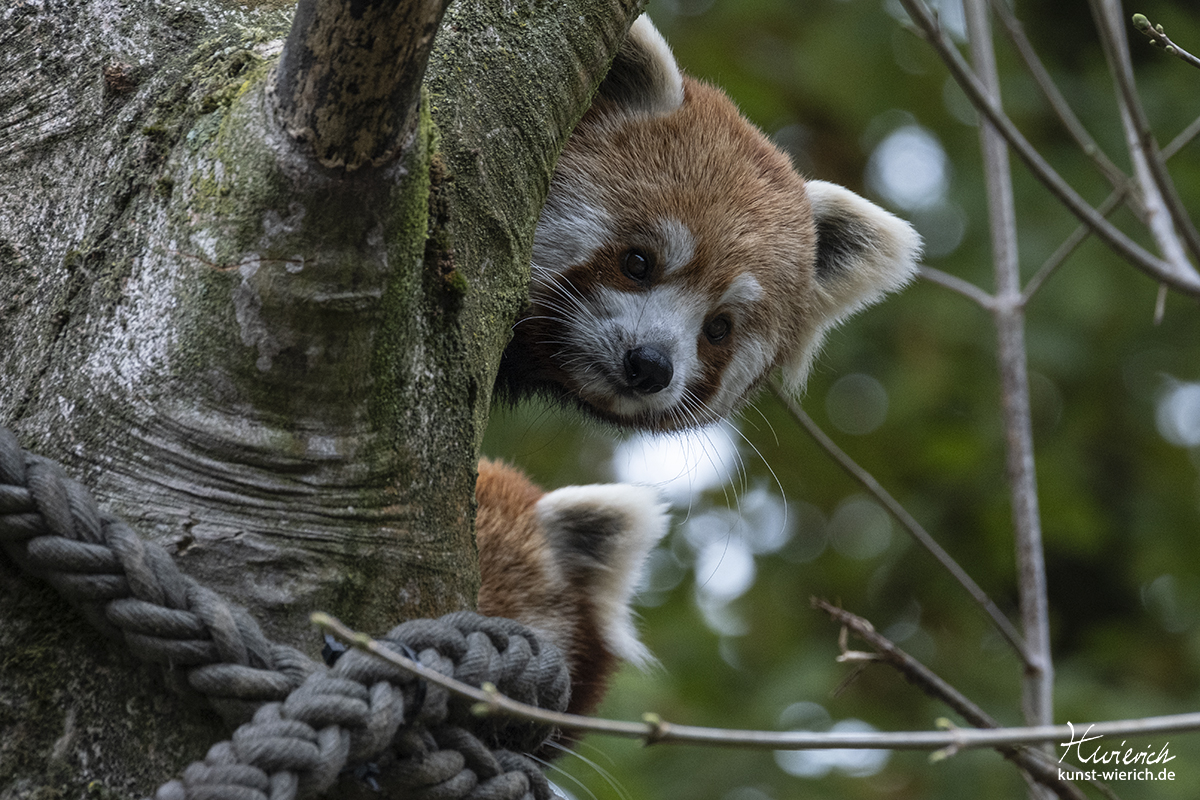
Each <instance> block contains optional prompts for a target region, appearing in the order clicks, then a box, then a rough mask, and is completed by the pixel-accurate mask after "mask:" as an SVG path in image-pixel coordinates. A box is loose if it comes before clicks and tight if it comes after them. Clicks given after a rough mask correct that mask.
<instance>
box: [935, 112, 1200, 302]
mask: <svg viewBox="0 0 1200 800" xmlns="http://www.w3.org/2000/svg"><path fill="white" fill-rule="evenodd" d="M1196 136H1200V119H1195V120H1193V121H1192V123H1191V124H1190V125H1188V126H1187V127H1186V128H1184V129H1183V130H1182V131H1180V132H1179V134H1178V135H1177V136H1176V137H1175V138H1174V139H1172V140H1171V141H1170V143H1168V144H1167V146H1166V147H1164V148H1163V149H1162V156H1163V158H1166V159H1169V158H1171V157H1172V156H1174V155H1175V154H1176V153H1178V152H1179V151H1180V150H1182V149H1183V148H1184V147H1185V146H1186V145H1187V144H1188V143H1189V142H1191V141H1192V140H1193V139H1195V138H1196ZM1131 187H1132V184H1130V183H1128V182H1126V183H1125V184H1123V185H1122V186H1121V187H1120V188H1118V189H1116V190H1114V191H1113V193H1112V194H1110V195H1109V196H1108V197H1106V198H1105V200H1104V202H1103V203H1101V204H1100V205H1099V206H1097V207H1096V211H1098V212H1099V213H1100V214H1102V215H1104V216H1106V217H1107V216H1108V215H1109V213H1110V212H1112V211H1113V209H1115V208H1116V207H1117V206H1118V205H1120V204H1121V200H1122V198H1123V197H1124V196H1125V195H1126V194H1128V193H1129V191H1130V189H1131ZM1135 211H1136V209H1135ZM1142 212H1143V213H1144V212H1145V208H1143V209H1142ZM1091 234H1092V229H1091V227H1090V226H1088V225H1087V224H1086V223H1084V224H1081V225H1080V226H1079V227H1078V228H1076V229H1075V230H1074V231H1072V233H1071V235H1070V236H1068V237H1067V238H1066V240H1065V241H1063V243H1062V244H1061V245H1059V246H1058V249H1057V250H1055V251H1054V252H1053V253H1051V254H1050V257H1049V258H1047V259H1046V262H1045V263H1044V264H1042V267H1041V269H1039V270H1038V271H1037V273H1036V274H1035V275H1034V276H1033V277H1032V278H1030V279H1029V283H1027V284H1026V285H1025V289H1024V290H1023V291H1022V292H1021V305H1022V306H1025V305H1028V303H1029V301H1030V300H1031V299H1032V298H1033V295H1034V294H1036V293H1037V291H1038V289H1040V288H1042V285H1043V284H1044V283H1045V282H1046V281H1047V280H1048V279H1049V277H1050V276H1051V275H1053V274H1054V272H1056V271H1057V270H1058V268H1059V267H1060V266H1062V264H1063V262H1065V261H1066V260H1067V257H1068V256H1070V255H1071V253H1073V252H1074V251H1075V248H1076V247H1078V246H1079V245H1080V244H1082V243H1083V241H1084V240H1085V239H1086V238H1087V237H1088V236H1090V235H1091ZM927 269H929V268H928V267H923V268H922V275H925V270H927ZM943 274H944V273H943ZM925 277H932V276H928V275H925ZM947 277H948V278H953V279H954V280H956V281H960V280H961V279H959V278H955V277H954V276H953V275H949V276H947ZM935 282H938V281H935ZM962 283H966V281H962ZM967 285H968V286H971V287H972V288H974V285H973V284H967ZM951 288H953V287H951ZM976 291H979V290H978V289H976ZM988 296H989V297H990V295H988ZM1160 302H1161V293H1160Z"/></svg>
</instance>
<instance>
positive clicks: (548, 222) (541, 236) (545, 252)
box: [533, 194, 613, 274]
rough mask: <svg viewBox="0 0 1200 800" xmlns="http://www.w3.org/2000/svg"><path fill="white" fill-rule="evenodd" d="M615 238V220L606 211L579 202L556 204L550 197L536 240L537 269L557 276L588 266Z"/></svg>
mask: <svg viewBox="0 0 1200 800" xmlns="http://www.w3.org/2000/svg"><path fill="white" fill-rule="evenodd" d="M612 236H613V233H612V217H611V216H609V213H608V212H607V211H605V210H604V209H603V208H600V207H599V206H593V205H590V204H588V203H586V202H584V201H582V200H579V199H577V198H572V199H571V201H570V202H561V201H560V202H556V198H555V196H554V194H551V197H550V202H547V204H546V207H545V208H544V209H543V210H542V216H541V218H540V219H539V220H538V224H537V230H536V231H535V232H534V236H533V263H534V267H535V269H536V270H545V271H549V272H551V273H555V274H556V273H561V272H563V271H565V270H567V269H569V268H571V267H574V266H577V265H579V264H586V263H587V262H588V261H590V260H591V258H592V256H594V255H595V254H596V251H597V250H599V249H600V248H601V247H603V246H604V244H605V242H607V241H609V240H610V239H611V238H612Z"/></svg>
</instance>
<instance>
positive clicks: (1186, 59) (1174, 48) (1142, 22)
mask: <svg viewBox="0 0 1200 800" xmlns="http://www.w3.org/2000/svg"><path fill="white" fill-rule="evenodd" d="M1133 27H1135V28H1137V29H1138V31H1139V32H1140V33H1142V34H1144V35H1145V36H1146V38H1148V39H1149V40H1150V44H1153V45H1156V46H1158V47H1161V48H1162V49H1163V50H1165V51H1166V52H1168V53H1170V54H1171V55H1173V56H1176V57H1177V58H1178V59H1179V60H1180V61H1182V62H1183V63H1185V64H1191V65H1192V66H1193V67H1197V68H1200V58H1196V57H1195V56H1194V55H1192V54H1191V53H1189V52H1188V51H1187V50H1184V49H1183V48H1182V47H1180V46H1179V45H1177V44H1175V43H1174V42H1172V41H1171V38H1170V37H1169V36H1167V34H1166V33H1164V32H1163V26H1162V25H1151V24H1150V20H1148V19H1146V15H1145V14H1134V15H1133Z"/></svg>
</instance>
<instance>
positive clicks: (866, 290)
mask: <svg viewBox="0 0 1200 800" xmlns="http://www.w3.org/2000/svg"><path fill="white" fill-rule="evenodd" d="M919 250H920V239H919V237H918V236H917V234H916V233H915V232H914V231H913V229H912V228H911V227H910V226H909V225H908V224H907V223H906V222H903V221H901V220H900V219H897V218H896V217H894V216H892V215H891V214H889V213H887V212H886V211H884V210H883V209H881V208H879V207H877V206H875V205H874V204H872V203H870V202H868V201H866V200H864V199H863V198H861V197H859V196H858V195H856V194H854V193H853V192H850V191H849V190H847V189H844V188H842V187H839V186H836V185H833V184H829V183H824V182H820V181H805V180H804V179H803V178H802V177H801V176H800V175H799V174H797V173H796V172H795V170H794V169H793V168H792V165H791V162H790V160H789V159H788V157H787V156H786V155H784V154H783V153H781V152H780V151H779V150H778V149H777V148H776V147H775V146H774V145H773V144H771V142H770V141H769V140H768V139H767V138H766V137H765V136H764V135H763V134H762V132H761V131H759V130H758V129H757V128H756V127H754V126H753V125H752V124H751V123H749V122H748V121H747V120H746V119H745V118H743V117H742V116H741V115H740V114H739V113H738V110H737V108H736V107H735V106H734V104H733V102H732V101H730V100H729V98H728V97H726V96H725V95H724V94H723V93H722V92H721V91H719V90H718V89H715V88H713V87H711V86H708V85H706V84H703V83H700V82H699V81H696V80H693V79H691V78H689V77H687V76H685V75H682V74H681V73H680V71H679V68H678V66H677V65H676V63H675V60H674V58H673V56H672V55H671V52H670V50H669V48H668V47H667V45H666V43H665V42H664V41H663V39H662V36H661V35H660V34H659V33H658V31H657V30H655V28H654V27H653V25H652V24H651V23H650V21H649V19H648V18H646V17H644V16H643V17H641V18H639V19H638V20H637V21H636V22H635V23H634V25H633V27H632V28H631V30H630V32H629V36H628V38H627V40H626V43H625V45H624V46H623V48H622V50H621V52H620V53H619V55H618V56H617V58H616V59H615V61H614V62H613V66H612V68H611V70H610V72H609V75H608V77H606V78H605V80H604V82H603V83H602V85H601V87H600V89H599V92H598V94H597V97H596V99H595V101H594V103H593V105H592V108H591V109H590V110H589V111H588V113H587V114H586V115H585V116H584V118H583V120H582V121H581V122H580V124H579V126H578V127H577V128H576V130H575V132H574V133H573V134H572V137H571V139H570V141H569V142H568V144H567V146H566V148H565V149H564V151H563V153H562V156H561V158H560V160H559V163H558V167H557V171H556V173H555V176H554V179H553V181H552V183H551V187H550V193H549V196H548V198H547V201H546V205H545V208H544V209H543V211H542V215H541V218H540V220H539V222H538V226H537V232H536V235H535V240H534V249H533V275H532V283H531V287H530V304H529V307H528V308H527V310H526V312H525V313H524V314H523V315H522V319H521V320H520V321H519V322H518V324H517V325H516V327H515V328H514V339H513V342H512V344H511V345H510V347H509V349H508V351H507V352H506V354H505V362H506V363H505V364H504V366H503V368H502V376H501V378H502V384H503V383H505V382H507V384H508V386H507V388H508V389H509V390H510V392H511V393H520V392H521V391H523V390H526V389H528V388H534V389H543V390H548V391H550V392H551V393H552V394H555V395H557V396H559V397H562V398H566V399H572V400H574V401H575V402H576V403H578V404H579V405H581V406H582V407H583V408H585V409H586V410H587V411H589V412H590V413H592V414H593V415H595V416H597V417H599V418H601V419H604V420H607V421H610V422H613V423H616V424H617V425H620V426H624V427H634V428H641V429H651V430H673V429H679V428H686V427H692V426H696V425H702V424H706V423H710V422H714V421H716V420H719V419H722V418H724V417H727V416H729V415H730V414H731V413H733V412H734V411H736V410H737V409H738V408H740V407H741V406H742V405H743V404H744V403H745V402H746V401H747V400H748V399H749V397H750V395H751V394H752V392H753V391H754V390H755V389H756V388H757V387H758V386H759V385H760V384H761V383H762V382H763V381H764V380H765V379H766V377H767V376H768V375H770V374H771V372H772V371H773V370H775V369H780V370H782V373H783V379H784V382H785V384H786V385H787V386H788V387H789V388H791V389H793V390H799V388H800V387H801V386H802V385H803V383H804V379H805V377H806V375H807V372H808V369H809V366H810V364H811V362H812V360H813V357H814V355H815V354H816V351H817V349H818V348H819V346H820V342H821V339H822V337H823V336H824V333H825V332H826V331H827V330H828V329H829V328H831V327H832V326H834V325H837V324H838V323H839V322H841V321H842V320H843V319H844V318H846V317H847V316H849V315H850V314H852V313H853V312H855V311H856V310H858V309H860V308H862V307H863V306H865V305H867V304H870V303H873V302H875V301H877V300H878V299H880V298H881V297H882V296H883V295H884V294H885V293H886V292H888V291H892V290H895V289H898V288H899V287H901V286H903V285H904V284H905V283H906V282H908V281H909V280H910V279H911V278H912V276H913V275H914V273H915V270H916V260H917V258H918V256H919ZM513 384H519V385H517V386H514V385H513Z"/></svg>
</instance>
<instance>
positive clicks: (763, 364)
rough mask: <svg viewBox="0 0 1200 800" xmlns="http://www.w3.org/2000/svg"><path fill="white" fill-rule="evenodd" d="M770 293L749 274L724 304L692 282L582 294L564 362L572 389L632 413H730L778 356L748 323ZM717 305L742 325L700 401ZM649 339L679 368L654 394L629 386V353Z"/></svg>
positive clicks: (687, 417)
mask: <svg viewBox="0 0 1200 800" xmlns="http://www.w3.org/2000/svg"><path fill="white" fill-rule="evenodd" d="M763 293H764V292H763V289H762V286H761V285H760V284H759V282H758V281H757V280H756V279H755V278H754V277H753V276H752V275H749V274H744V275H742V276H740V277H738V278H736V279H735V280H734V281H733V282H732V283H731V284H730V286H729V287H728V289H726V291H725V292H724V294H723V295H722V296H721V298H720V301H719V302H718V303H717V304H713V303H712V302H711V299H710V298H709V296H707V295H704V294H702V293H700V292H697V291H695V290H693V289H690V288H688V287H686V286H678V285H670V284H668V285H660V286H656V287H654V288H653V289H651V290H649V291H645V292H619V291H615V290H613V289H608V288H601V289H599V290H598V291H596V292H595V293H594V294H593V295H591V296H590V297H587V298H579V300H580V303H579V306H577V308H579V309H580V312H581V313H573V314H571V315H570V317H569V319H568V321H567V326H566V330H565V331H564V333H565V336H564V339H563V350H562V353H563V356H564V357H563V359H562V362H561V363H562V365H563V367H564V368H565V369H566V370H567V371H568V373H569V374H570V375H571V376H572V382H573V384H574V386H572V391H574V392H575V393H576V394H578V395H579V397H580V399H582V400H583V401H584V402H586V403H588V404H589V405H592V406H594V407H595V408H597V409H599V410H603V411H607V412H608V413H611V414H614V415H616V416H618V417H623V418H627V419H634V418H638V417H642V416H645V415H651V416H663V417H666V418H672V417H674V418H675V419H677V420H679V421H680V422H682V423H683V424H686V425H695V424H703V423H704V422H707V421H710V420H711V419H715V418H716V417H720V416H724V415H726V414H727V413H729V412H730V411H731V410H732V409H733V408H734V407H735V406H736V405H737V404H738V403H739V401H741V399H742V398H743V397H744V395H745V393H746V391H747V390H748V389H749V387H750V386H752V385H754V384H755V383H756V382H757V381H758V380H759V379H760V378H761V377H762V375H763V373H764V372H765V371H766V370H767V369H768V368H769V367H770V366H771V364H772V363H774V360H775V346H774V345H773V344H772V342H771V341H770V340H769V339H767V338H762V337H760V336H753V335H750V334H749V333H748V332H746V331H745V330H744V329H743V328H742V327H741V325H743V324H745V323H744V320H745V319H746V318H747V317H748V316H750V315H751V314H752V313H753V309H752V305H753V303H754V301H756V300H758V299H761V297H762V295H763ZM717 309H727V310H728V311H729V313H730V314H731V316H732V317H733V318H734V326H735V331H738V333H737V334H736V338H735V339H734V341H733V342H731V343H730V344H729V345H728V346H731V347H734V348H736V349H735V350H734V352H733V353H732V356H731V358H730V359H729V361H728V363H727V365H726V366H725V368H724V371H723V372H722V374H721V375H720V384H719V386H718V387H717V388H716V391H715V393H713V394H712V395H711V396H709V397H708V398H707V400H706V402H705V404H704V407H703V408H701V407H700V406H699V405H698V403H697V398H696V397H695V396H693V395H692V394H691V392H692V391H693V390H694V387H695V385H696V382H697V381H699V380H701V378H702V376H703V375H704V364H703V363H702V362H701V359H700V352H699V342H700V339H701V337H702V336H703V326H704V323H705V320H706V319H707V318H708V317H709V316H710V315H711V314H712V313H713V312H714V311H715V310H717ZM739 319H741V320H742V321H743V322H741V323H739ZM644 345H653V346H654V347H656V348H658V349H659V350H661V351H662V352H663V354H664V355H665V356H666V357H667V358H668V359H669V360H670V362H671V366H672V369H673V375H672V377H671V380H670V382H669V383H668V384H667V386H666V387H664V388H663V389H662V390H660V391H657V392H652V393H649V394H643V393H640V392H637V391H634V390H632V389H631V388H629V382H628V380H627V379H626V376H625V372H624V370H625V355H626V353H628V352H629V351H630V350H631V349H632V348H635V347H639V346H644Z"/></svg>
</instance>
